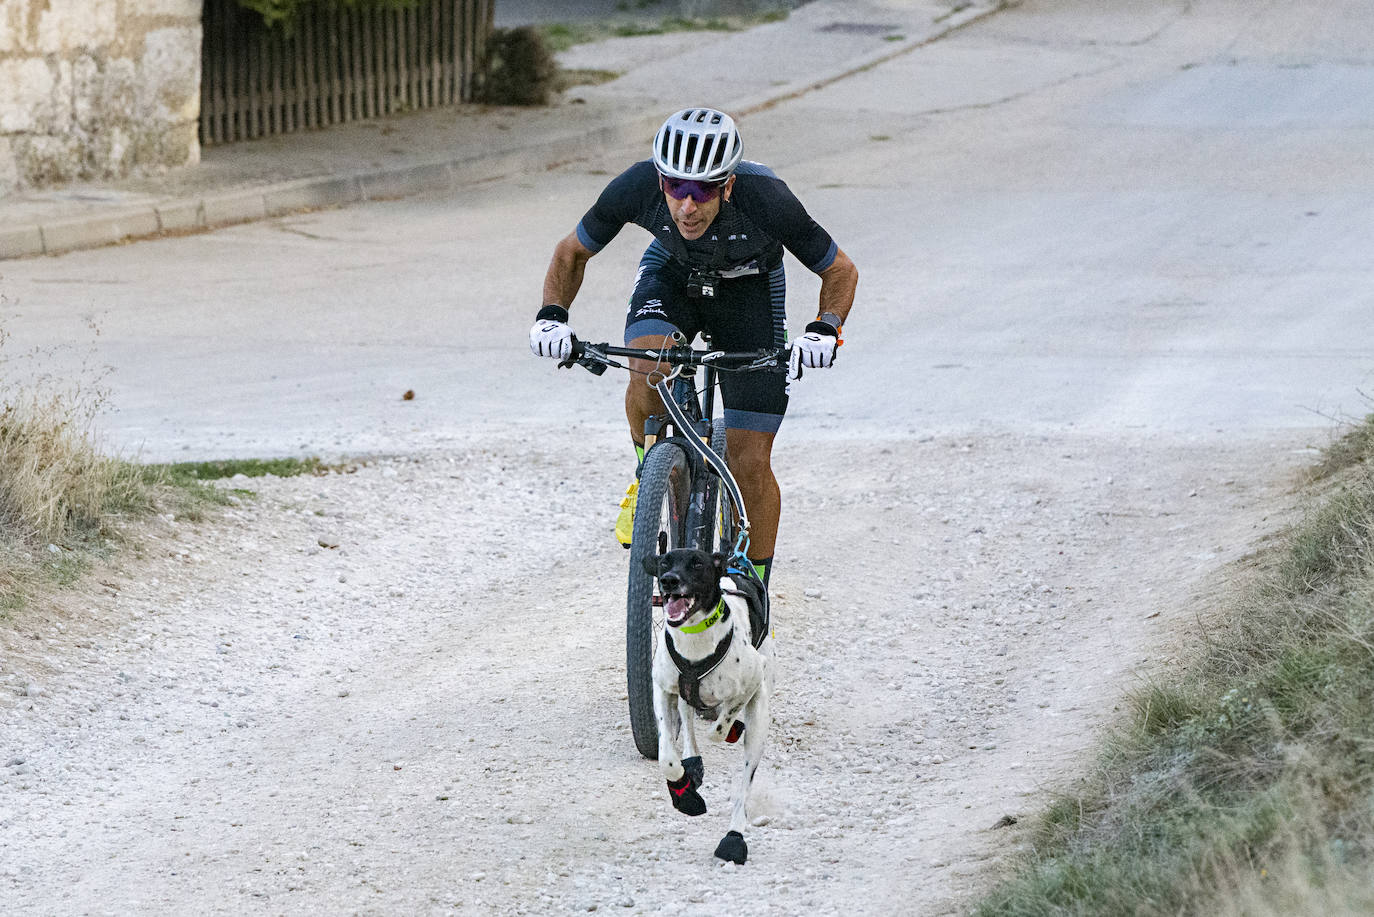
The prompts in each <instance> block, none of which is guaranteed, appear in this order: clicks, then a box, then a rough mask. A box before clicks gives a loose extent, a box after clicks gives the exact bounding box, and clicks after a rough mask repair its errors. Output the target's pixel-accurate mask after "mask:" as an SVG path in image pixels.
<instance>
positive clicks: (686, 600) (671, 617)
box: [663, 595, 692, 626]
mask: <svg viewBox="0 0 1374 917" xmlns="http://www.w3.org/2000/svg"><path fill="white" fill-rule="evenodd" d="M691 613H692V597H691V596H690V595H665V596H664V597H663V617H664V618H665V619H666V620H667V622H668V623H669V624H672V625H674V626H676V625H678V624H681V623H682V622H683V621H685V620H687V616H688V615H689V614H691Z"/></svg>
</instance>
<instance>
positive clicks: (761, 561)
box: [725, 429, 782, 584]
mask: <svg viewBox="0 0 1374 917" xmlns="http://www.w3.org/2000/svg"><path fill="white" fill-rule="evenodd" d="M725 436H726V454H727V457H728V459H729V465H730V473H731V474H733V475H734V476H735V480H736V482H738V483H739V491H740V495H741V496H743V497H744V506H745V509H747V510H748V511H749V522H750V525H751V526H752V528H751V529H750V531H749V561H750V562H751V563H752V564H754V566H755V567H756V568H759V567H761V568H762V569H760V570H759V575H760V577H762V578H763V580H764V582H765V584H766V583H767V581H768V573H769V571H770V568H771V566H772V562H773V546H774V545H775V544H776V543H777V539H778V516H779V515H780V513H781V512H782V493H781V491H780V490H779V489H778V479H777V478H776V477H774V476H773V463H772V456H773V439H774V438H775V437H776V436H777V434H776V433H761V432H759V431H758V430H741V429H727V430H726V431H725Z"/></svg>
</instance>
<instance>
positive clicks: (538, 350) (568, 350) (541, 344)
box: [530, 306, 573, 360]
mask: <svg viewBox="0 0 1374 917" xmlns="http://www.w3.org/2000/svg"><path fill="white" fill-rule="evenodd" d="M572 338H573V331H572V327H571V326H570V325H569V324H568V310H567V309H564V308H563V307H562V306H545V307H544V308H542V309H540V310H539V315H538V316H537V317H536V318H535V320H534V327H533V328H531V329H530V352H531V353H533V354H534V355H535V356H536V357H553V358H554V359H556V360H566V359H567V358H568V357H569V356H571V355H572Z"/></svg>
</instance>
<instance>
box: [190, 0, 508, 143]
mask: <svg viewBox="0 0 1374 917" xmlns="http://www.w3.org/2000/svg"><path fill="white" fill-rule="evenodd" d="M494 2H495V0H417V2H416V3H415V5H414V6H412V7H409V8H406V9H387V10H379V9H374V8H369V7H367V6H362V7H357V6H342V5H341V4H337V3H327V2H326V3H319V4H315V5H311V6H307V7H306V8H305V9H303V10H302V11H301V12H300V13H299V15H298V16H297V18H296V20H295V22H294V25H293V26H292V27H290V28H289V29H286V30H283V29H279V28H277V29H269V28H266V27H264V26H263V24H262V20H261V19H260V18H259V17H258V15H257V14H256V13H252V12H249V11H247V10H244V9H243V8H241V7H240V6H239V5H238V4H237V3H236V2H234V0H205V4H204V18H203V26H204V47H203V53H202V57H201V61H202V63H201V67H202V73H201V90H200V142H201V143H203V144H212V143H228V142H232V141H235V140H248V139H252V138H254V137H264V136H267V135H269V134H285V133H290V132H292V131H299V130H308V129H310V128H315V127H323V126H325V125H328V124H340V123H343V122H345V121H359V120H363V119H366V118H376V117H379V116H382V115H389V114H394V113H396V112H401V111H409V110H412V109H417V108H434V107H437V106H441V105H453V104H455V103H458V102H469V101H472V98H473V94H474V92H475V90H476V86H475V81H476V79H477V71H478V68H479V67H480V66H481V60H482V53H483V49H484V48H485V46H486V40H487V36H488V35H489V34H490V31H491V22H492V8H493V4H494Z"/></svg>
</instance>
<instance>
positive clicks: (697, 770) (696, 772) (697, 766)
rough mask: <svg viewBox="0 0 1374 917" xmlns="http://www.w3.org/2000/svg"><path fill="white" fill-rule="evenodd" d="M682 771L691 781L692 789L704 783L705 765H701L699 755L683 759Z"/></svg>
mask: <svg viewBox="0 0 1374 917" xmlns="http://www.w3.org/2000/svg"><path fill="white" fill-rule="evenodd" d="M682 770H683V772H684V773H686V775H687V777H688V779H690V780H691V781H692V789H696V788H697V787H699V786H701V785H702V783H704V782H705V781H706V765H705V764H703V763H702V761H701V755H692V757H690V758H683V759H682Z"/></svg>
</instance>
